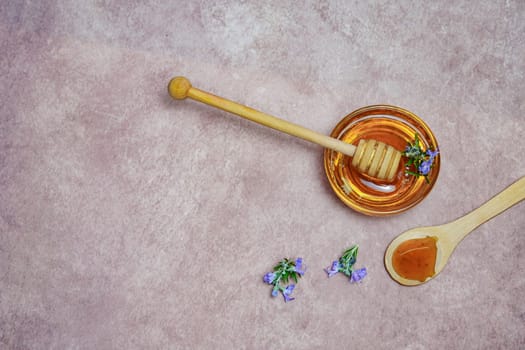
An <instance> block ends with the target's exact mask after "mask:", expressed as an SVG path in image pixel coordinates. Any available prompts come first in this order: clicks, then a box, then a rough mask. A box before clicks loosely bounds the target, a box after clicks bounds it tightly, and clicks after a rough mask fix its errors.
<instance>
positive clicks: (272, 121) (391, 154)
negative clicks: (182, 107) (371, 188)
mask: <svg viewBox="0 0 525 350" xmlns="http://www.w3.org/2000/svg"><path fill="white" fill-rule="evenodd" d="M168 92H169V94H170V95H171V97H173V98H174V99H176V100H183V99H185V98H186V97H189V98H191V99H193V100H196V101H199V102H202V103H205V104H207V105H210V106H213V107H216V108H219V109H222V110H225V111H227V112H230V113H233V114H236V115H238V116H240V117H242V118H245V119H248V120H251V121H253V122H256V123H259V124H262V125H264V126H267V127H270V128H272V129H276V130H279V131H282V132H284V133H287V134H289V135H292V136H296V137H299V138H302V139H304V140H307V141H310V142H313V143H317V144H318V145H321V146H323V147H326V148H329V149H332V150H334V151H337V152H341V153H343V154H345V155H348V156H350V157H353V159H352V165H353V166H354V167H356V168H357V169H359V171H360V172H361V173H365V174H368V175H370V176H372V177H375V178H377V179H380V180H387V181H392V180H393V179H394V177H395V175H396V174H397V170H398V168H399V164H400V160H401V152H400V151H398V150H397V149H395V148H394V147H392V146H389V145H387V144H385V143H383V142H379V141H376V140H360V141H359V144H358V145H357V147H356V146H354V145H352V144H349V143H346V142H343V141H341V140H338V139H336V138H333V137H330V136H326V135H323V134H320V133H317V132H315V131H312V130H309V129H307V128H305V127H302V126H300V125H297V124H293V123H290V122H287V121H285V120H282V119H279V118H276V117H274V116H271V115H269V114H265V113H262V112H259V111H257V110H255V109H252V108H249V107H246V106H243V105H241V104H239V103H236V102H233V101H230V100H227V99H225V98H222V97H219V96H215V95H213V94H210V93H208V92H205V91H202V90H199V89H197V88H195V87H193V86H192V85H191V83H190V82H189V80H188V79H186V78H184V77H175V78H173V79H172V80H171V81H170V83H169V85H168Z"/></svg>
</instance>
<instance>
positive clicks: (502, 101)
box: [0, 0, 525, 349]
mask: <svg viewBox="0 0 525 350" xmlns="http://www.w3.org/2000/svg"><path fill="white" fill-rule="evenodd" d="M168 3H170V4H168ZM524 38H525V3H524V2H523V1H520V0H516V1H478V2H472V1H438V2H432V3H430V2H427V4H425V5H424V4H422V3H420V2H409V1H397V2H394V3H390V2H384V1H371V2H352V3H347V2H344V1H330V2H328V1H309V2H307V3H305V4H302V5H298V4H295V5H290V4H289V5H282V4H281V1H270V2H260V1H224V2H222V1H221V2H212V1H186V2H182V1H174V2H173V1H172V2H163V1H152V2H148V3H143V2H141V1H115V2H109V3H107V2H103V1H98V2H90V1H87V2H81V1H76V2H65V1H41V2H38V1H37V2H30V1H26V2H24V1H3V2H2V3H1V4H0V75H1V77H2V83H1V84H0V93H1V96H2V104H1V105H0V348H2V349H4V348H5V349H150V348H173V349H227V348H233V349H269V348H283V349H320V348H326V349H336V348H338V349H340V348H343V349H345V348H346V349H349V348H353V349H358V348H363V349H401V348H406V349H467V348H470V349H481V348H487V349H488V348H505V349H519V348H521V349H523V348H524V347H525V332H524V329H525V277H524V276H523V266H524V264H525V255H524V253H523V252H524V250H525V246H524V239H523V237H524V236H523V234H524V232H523V230H524V228H525V216H524V215H523V213H524V209H525V206H524V204H523V203H521V204H518V205H517V206H515V207H513V208H512V209H510V210H508V211H506V212H504V213H503V214H501V215H500V216H498V217H497V218H495V219H494V220H492V221H490V222H488V223H486V224H485V225H483V226H481V227H479V228H478V229H477V230H476V231H475V232H474V233H472V234H471V235H470V236H468V237H467V238H466V239H465V240H464V241H463V242H462V244H461V245H460V246H459V247H458V249H457V250H456V252H455V254H454V255H453V257H452V259H451V261H450V262H449V265H448V266H447V267H446V269H445V271H444V272H443V273H442V274H441V275H440V276H438V277H437V278H436V279H435V280H433V281H431V282H429V283H427V284H425V285H422V286H420V287H415V288H408V287H403V286H400V285H398V284H396V283H395V282H393V281H392V280H391V279H390V278H389V276H388V274H387V273H386V271H385V269H384V267H383V254H384V250H385V248H386V246H387V244H388V243H389V242H390V241H391V240H392V239H393V238H394V237H395V236H396V235H397V234H399V233H401V232H403V231H405V230H406V229H409V228H412V227H415V226H419V225H433V224H440V223H444V222H447V221H450V220H452V219H454V218H456V217H458V216H460V215H462V214H465V213H467V212H468V211H470V210H471V209H473V208H475V207H477V206H479V205H480V204H482V203H483V202H484V201H486V200H488V199H489V198H490V197H492V196H493V195H494V194H496V193H497V192H499V191H500V190H502V189H503V188H504V187H506V186H507V185H509V184H510V183H512V182H514V181H515V180H517V179H518V178H519V177H521V176H523V175H525V166H524V164H525V161H524V160H523V154H522V152H523V150H525V139H524V137H523V135H524V134H525V127H524V126H525V117H524V115H525V104H524V101H525V88H524V86H525V76H524V74H525V60H524V57H525V41H524ZM181 74H182V75H186V76H188V77H189V78H190V79H191V80H192V82H193V83H194V85H195V86H198V87H200V88H202V89H205V90H209V91H212V92H215V93H217V94H220V95H222V96H225V97H228V98H230V99H233V100H237V101H239V102H242V103H245V104H247V105H250V106H253V107H255V108H258V109H260V110H263V111H265V112H268V113H271V114H274V115H278V116H281V117H283V118H285V119H287V120H290V121H293V122H295V123H299V124H302V125H304V126H307V127H309V128H312V129H315V130H318V131H320V132H323V133H329V132H330V131H331V129H332V127H333V126H335V124H336V123H337V122H338V121H339V120H340V119H341V118H342V117H343V116H345V115H346V114H347V113H349V112H351V111H352V110H354V109H357V108H359V107H362V106H365V105H369V104H376V103H387V104H394V105H398V106H401V107H404V108H407V109H409V110H411V111H413V112H415V113H416V114H418V115H420V116H421V117H422V118H423V119H424V120H425V121H426V122H427V123H428V124H429V125H430V126H431V128H432V129H433V131H434V133H435V134H436V137H437V138H438V141H439V142H440V146H441V149H442V168H441V174H440V178H439V179H438V182H437V184H436V187H435V188H434V190H433V191H432V193H431V194H430V195H429V197H427V198H426V199H425V200H424V201H423V202H422V203H421V204H419V205H418V206H417V207H415V208H413V209H411V210H410V211H408V212H406V213H404V214H402V215H398V216H394V217H389V218H371V217H366V216H363V215H360V214H357V213H355V212H353V211H351V210H350V209H348V208H346V207H345V206H344V205H343V204H342V203H341V202H340V201H338V199H337V198H336V197H335V195H334V194H333V193H332V192H331V189H330V187H329V185H328V182H327V180H326V179H325V176H324V173H323V169H322V150H321V149H320V148H319V147H317V146H315V145H312V144H308V143H306V142H303V141H300V140H296V139H294V138H292V137H289V136H287V135H283V134H280V133H277V132H275V131H273V130H268V129H265V128H263V127H261V126H258V125H255V124H253V123H250V122H248V121H244V120H240V119H239V118H237V117H235V116H231V115H229V114H227V113H224V112H221V111H217V110H214V109H212V108H209V107H207V106H204V105H200V104H198V103H195V102H192V101H182V102H179V101H173V100H171V99H170V98H169V97H168V96H167V92H166V85H167V83H168V81H169V79H170V78H171V77H172V76H174V75H181ZM353 243H358V244H360V247H361V249H360V255H359V258H358V265H365V266H367V268H368V270H369V276H368V277H367V278H366V279H365V281H364V282H363V283H362V284H360V285H358V286H354V285H350V284H349V283H348V282H347V280H346V279H344V278H342V277H341V276H337V277H334V278H332V279H330V280H328V279H327V278H326V275H325V273H324V271H323V268H324V267H326V266H328V265H329V264H330V262H331V261H332V259H334V258H336V257H337V256H339V254H340V253H341V251H342V250H343V249H344V248H345V247H348V246H349V245H351V244H353ZM297 256H302V257H304V259H305V262H306V264H307V265H308V271H307V274H306V276H305V278H303V280H302V281H301V282H300V283H299V284H298V286H297V288H296V290H295V291H294V295H295V297H296V298H297V299H296V300H295V301H293V302H291V303H288V304H285V303H283V301H282V298H279V299H273V298H271V297H270V288H268V286H266V285H264V284H263V282H262V276H263V274H264V273H265V272H267V271H268V270H269V269H270V268H271V267H272V266H273V264H274V263H275V262H277V261H278V260H279V259H281V258H283V257H291V258H294V257H297Z"/></svg>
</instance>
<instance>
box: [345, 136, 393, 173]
mask: <svg viewBox="0 0 525 350" xmlns="http://www.w3.org/2000/svg"><path fill="white" fill-rule="evenodd" d="M400 160H401V152H399V151H398V150H397V149H395V148H394V147H392V146H389V145H387V144H386V143H383V142H379V141H375V140H360V141H359V144H358V145H357V149H356V151H355V153H354V157H353V159H352V165H353V166H354V167H356V168H357V169H358V170H359V171H360V172H361V173H364V174H368V175H370V176H372V177H375V178H378V179H380V180H387V181H392V180H393V179H394V177H395V175H396V173H397V169H398V168H399V161H400Z"/></svg>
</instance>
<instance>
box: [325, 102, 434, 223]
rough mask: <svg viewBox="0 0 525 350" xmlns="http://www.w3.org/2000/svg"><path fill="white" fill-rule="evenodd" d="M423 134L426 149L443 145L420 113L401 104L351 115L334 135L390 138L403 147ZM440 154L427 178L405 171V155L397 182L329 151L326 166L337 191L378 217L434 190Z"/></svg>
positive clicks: (410, 204)
mask: <svg viewBox="0 0 525 350" xmlns="http://www.w3.org/2000/svg"><path fill="white" fill-rule="evenodd" d="M416 134H417V135H418V137H419V139H420V142H421V146H422V148H423V149H429V148H430V149H433V150H435V149H437V148H438V145H437V141H436V139H435V137H434V135H433V133H432V131H431V130H430V128H429V127H428V126H427V125H426V124H425V123H424V122H423V120H421V119H420V118H419V117H418V116H416V115H415V114H413V113H411V112H409V111H407V110H405V109H402V108H399V107H395V106H389V105H376V106H369V107H363V108H361V109H359V110H357V111H355V112H352V113H351V114H349V115H348V116H346V117H345V118H344V119H343V120H341V122H339V124H338V125H337V126H336V127H335V128H334V130H333V131H332V133H331V136H332V137H335V138H338V139H340V140H342V141H345V142H347V143H351V144H354V145H357V144H358V143H359V141H360V140H361V139H372V140H376V141H380V142H384V143H386V144H388V145H391V146H393V147H395V148H396V149H398V150H400V151H403V150H404V149H405V147H406V146H407V144H408V143H409V142H413V141H414V137H415V135H416ZM439 162H440V158H439V155H438V156H437V157H436V158H435V160H434V167H433V168H432V169H431V171H430V172H429V174H428V176H427V179H428V182H427V180H426V179H425V178H424V177H418V178H417V177H414V176H409V175H407V174H405V159H404V158H403V157H402V158H401V164H400V166H399V168H398V171H397V173H396V176H395V177H394V179H393V180H392V181H384V180H379V179H376V178H373V177H370V176H368V175H366V174H363V173H361V172H359V171H358V170H357V169H356V168H355V167H353V166H352V159H351V158H350V157H347V156H344V155H343V154H341V153H339V152H336V151H332V150H326V151H325V156H324V166H325V171H326V174H327V177H328V180H329V182H330V185H331V187H332V189H333V190H334V192H335V193H336V195H337V196H338V197H339V198H340V199H341V200H342V201H343V202H344V203H345V204H346V205H348V206H349V207H351V208H352V209H355V210H357V211H359V212H361V213H363V214H367V215H373V216H383V215H392V214H396V213H401V212H403V211H405V210H407V209H409V208H411V207H413V206H414V205H416V204H417V203H419V202H420V201H421V200H423V198H424V197H425V196H426V195H427V194H428V193H429V192H430V190H431V189H432V187H433V186H434V183H435V181H436V179H437V176H438V173H439Z"/></svg>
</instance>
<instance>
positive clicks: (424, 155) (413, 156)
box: [403, 134, 439, 183]
mask: <svg viewBox="0 0 525 350" xmlns="http://www.w3.org/2000/svg"><path fill="white" fill-rule="evenodd" d="M438 153H439V150H435V151H433V150H432V149H431V148H429V149H427V150H426V151H423V150H422V149H421V145H420V143H419V136H418V135H417V134H415V136H414V142H412V143H410V142H409V143H408V144H407V146H406V148H405V151H404V152H403V156H405V157H406V158H407V159H408V161H407V163H406V166H405V174H408V175H413V176H415V177H420V176H424V177H425V180H426V181H427V183H428V182H430V181H429V180H428V173H429V172H430V169H432V167H433V166H434V158H436V156H437V155H438ZM410 169H412V170H410Z"/></svg>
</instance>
